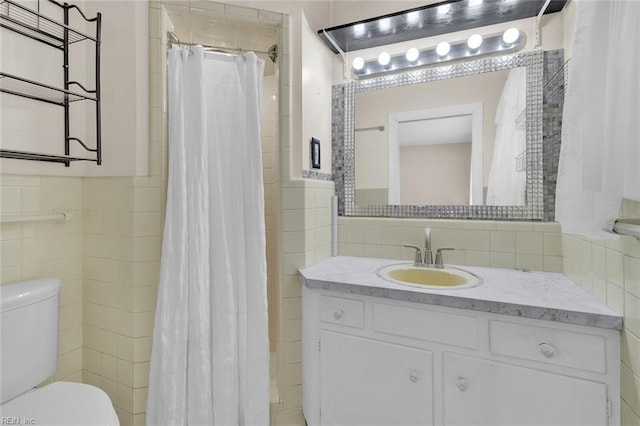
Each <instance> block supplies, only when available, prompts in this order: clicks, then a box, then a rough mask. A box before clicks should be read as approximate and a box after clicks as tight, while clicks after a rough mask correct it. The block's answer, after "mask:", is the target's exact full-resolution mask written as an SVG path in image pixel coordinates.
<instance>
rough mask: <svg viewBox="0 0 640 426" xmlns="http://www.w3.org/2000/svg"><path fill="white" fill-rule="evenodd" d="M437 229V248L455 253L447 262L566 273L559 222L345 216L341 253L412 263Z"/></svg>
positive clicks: (447, 255)
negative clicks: (416, 251) (428, 233)
mask: <svg viewBox="0 0 640 426" xmlns="http://www.w3.org/2000/svg"><path fill="white" fill-rule="evenodd" d="M425 227H430V228H431V242H432V245H433V249H434V251H435V249H438V248H441V247H450V248H454V249H455V250H454V251H448V252H446V253H445V254H444V261H445V263H450V264H457V265H474V266H494V267H499V268H511V269H513V268H518V269H529V270H536V271H549V272H560V271H561V270H562V249H561V238H560V226H559V225H558V224H556V223H551V224H542V223H536V224H533V223H531V222H496V221H470V220H433V219H429V220H427V219H394V218H362V217H340V219H339V228H338V231H339V236H338V239H339V252H340V254H341V255H346V256H370V257H385V258H390V259H403V260H412V259H413V250H412V249H409V248H404V247H403V245H404V244H412V245H417V246H419V247H424V239H425V238H424V228H425Z"/></svg>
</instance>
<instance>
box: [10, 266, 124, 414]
mask: <svg viewBox="0 0 640 426" xmlns="http://www.w3.org/2000/svg"><path fill="white" fill-rule="evenodd" d="M59 301H60V280H58V279H57V278H46V279H38V280H31V281H23V282H19V283H14V284H7V285H4V286H0V327H1V330H0V344H1V346H0V385H1V386H0V404H1V405H0V416H1V418H2V419H10V420H8V421H11V419H14V420H16V421H20V423H14V424H34V425H39V426H42V425H65V426H71V425H103V426H118V425H119V424H120V422H119V421H118V417H117V415H116V412H115V410H114V409H113V405H112V404H111V400H110V399H109V397H108V396H107V394H106V393H104V392H103V391H102V390H100V389H98V388H96V387H95V386H90V385H85V384H82V383H69V382H54V383H52V384H49V385H46V386H43V387H41V388H36V386H38V385H39V384H40V383H42V382H43V381H44V380H46V379H48V378H49V377H51V376H52V375H53V374H54V373H55V371H56V366H57V359H58V310H59V308H58V307H59Z"/></svg>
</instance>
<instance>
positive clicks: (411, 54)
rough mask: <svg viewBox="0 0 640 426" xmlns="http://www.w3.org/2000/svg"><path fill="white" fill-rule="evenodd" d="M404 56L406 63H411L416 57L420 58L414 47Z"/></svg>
mask: <svg viewBox="0 0 640 426" xmlns="http://www.w3.org/2000/svg"><path fill="white" fill-rule="evenodd" d="M405 56H406V57H407V61H409V62H413V61H415V60H416V59H418V56H420V52H419V51H418V49H416V48H415V47H412V48H411V49H409V50H407V53H406V55H405Z"/></svg>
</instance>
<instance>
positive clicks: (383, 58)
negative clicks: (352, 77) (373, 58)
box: [378, 52, 391, 66]
mask: <svg viewBox="0 0 640 426" xmlns="http://www.w3.org/2000/svg"><path fill="white" fill-rule="evenodd" d="M389 62H391V55H389V54H388V53H387V52H382V53H381V54H380V55H378V63H380V65H382V66H385V65H389Z"/></svg>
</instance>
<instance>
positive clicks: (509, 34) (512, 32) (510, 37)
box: [502, 27, 520, 44]
mask: <svg viewBox="0 0 640 426" xmlns="http://www.w3.org/2000/svg"><path fill="white" fill-rule="evenodd" d="M519 38H520V31H519V30H518V29H517V28H513V27H512V28H509V29H508V30H506V31H505V32H504V34H502V41H504V42H505V43H506V44H511V43H515V42H516V41H517V40H518V39H519Z"/></svg>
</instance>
